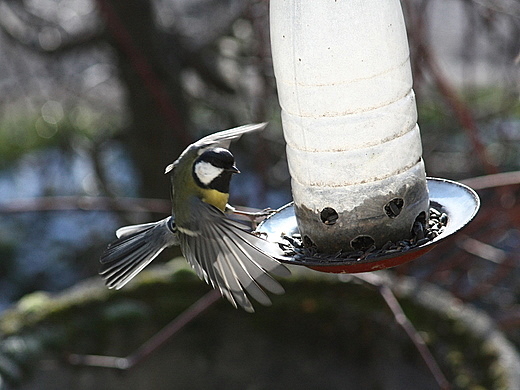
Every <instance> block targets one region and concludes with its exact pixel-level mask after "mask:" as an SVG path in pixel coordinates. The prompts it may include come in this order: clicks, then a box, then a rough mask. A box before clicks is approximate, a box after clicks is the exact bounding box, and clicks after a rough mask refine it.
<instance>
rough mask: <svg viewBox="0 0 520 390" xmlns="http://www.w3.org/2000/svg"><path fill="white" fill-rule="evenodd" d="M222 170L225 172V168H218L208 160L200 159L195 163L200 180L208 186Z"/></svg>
mask: <svg viewBox="0 0 520 390" xmlns="http://www.w3.org/2000/svg"><path fill="white" fill-rule="evenodd" d="M222 172H224V169H222V168H217V167H216V166H214V165H212V164H211V163H209V162H206V161H199V162H198V163H197V164H195V174H196V175H197V177H198V178H199V180H200V182H201V183H202V184H204V185H206V186H207V185H209V183H211V182H212V181H213V180H214V179H216V178H217V177H218V176H219V175H220V174H221V173H222Z"/></svg>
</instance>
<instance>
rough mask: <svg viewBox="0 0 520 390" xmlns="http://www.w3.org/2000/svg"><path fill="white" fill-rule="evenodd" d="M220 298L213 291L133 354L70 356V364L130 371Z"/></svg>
mask: <svg viewBox="0 0 520 390" xmlns="http://www.w3.org/2000/svg"><path fill="white" fill-rule="evenodd" d="M219 298H220V293H219V291H218V290H211V291H210V292H208V293H207V294H205V295H204V296H202V298H200V299H199V300H198V301H196V302H195V303H194V304H193V305H191V306H190V307H188V308H187V309H186V310H185V311H184V312H183V313H182V314H180V315H179V316H178V317H177V318H175V319H174V320H173V321H171V322H170V323H169V324H168V325H166V326H165V327H164V328H163V329H161V330H160V331H159V332H158V333H156V334H155V335H154V336H153V337H152V338H151V339H149V340H148V341H146V342H145V343H144V344H143V345H141V346H140V347H139V348H137V349H136V350H135V351H134V352H133V353H132V354H130V355H128V356H126V357H117V356H101V355H78V354H70V355H69V356H68V361H69V363H70V364H73V365H76V366H90V367H106V368H116V369H119V370H129V369H131V368H133V367H135V366H136V365H137V364H139V363H142V362H143V361H144V360H145V359H146V358H148V357H149V356H150V355H151V354H152V353H153V352H155V351H156V350H157V349H159V348H160V347H162V346H163V345H164V344H165V343H166V341H168V340H169V339H170V338H171V337H173V336H174V335H175V334H176V333H177V332H179V331H180V330H181V329H183V328H184V327H185V326H186V325H188V324H189V323H190V322H192V321H193V320H194V319H195V318H197V317H198V316H200V315H201V314H202V313H204V312H205V311H206V310H207V309H208V308H209V307H210V306H211V305H213V304H214V303H215V302H217V301H218V300H219Z"/></svg>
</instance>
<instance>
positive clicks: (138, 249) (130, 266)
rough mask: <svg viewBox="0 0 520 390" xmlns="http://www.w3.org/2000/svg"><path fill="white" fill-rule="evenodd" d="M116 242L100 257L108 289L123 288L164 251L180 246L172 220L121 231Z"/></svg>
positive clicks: (127, 227)
mask: <svg viewBox="0 0 520 390" xmlns="http://www.w3.org/2000/svg"><path fill="white" fill-rule="evenodd" d="M116 235H117V237H118V238H117V240H115V241H114V242H112V243H111V244H109V245H108V247H107V249H106V250H105V252H104V253H103V255H102V256H101V259H100V262H101V270H100V272H99V274H100V275H101V276H103V278H104V279H105V282H106V285H107V287H108V288H115V289H120V288H121V287H123V286H124V285H125V284H127V283H128V282H129V281H130V280H132V278H133V277H134V276H136V275H137V274H138V273H139V272H141V271H142V270H143V268H144V267H146V266H147V265H148V264H150V262H151V261H152V260H153V259H155V258H156V257H157V256H158V255H159V254H160V253H161V252H162V251H163V250H164V249H165V248H167V247H169V246H172V245H178V238H177V232H176V229H175V224H174V223H173V219H172V218H171V217H168V218H165V219H163V220H161V221H158V222H153V223H146V224H142V225H132V226H125V227H123V228H120V229H119V230H118V231H117V233H116Z"/></svg>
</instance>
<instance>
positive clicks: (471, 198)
mask: <svg viewBox="0 0 520 390" xmlns="http://www.w3.org/2000/svg"><path fill="white" fill-rule="evenodd" d="M427 185H428V191H429V198H430V208H434V209H435V210H437V211H439V212H441V213H445V214H446V215H447V216H448V221H447V223H446V226H445V227H444V229H443V231H442V232H440V234H439V235H438V236H437V237H435V238H433V239H432V240H430V241H428V242H426V243H423V244H422V245H417V246H414V247H411V248H410V249H408V250H402V251H399V252H394V253H382V254H380V255H375V256H371V257H369V258H363V257H360V258H358V259H352V258H349V259H345V258H336V259H334V258H331V259H330V260H329V259H324V258H321V257H310V256H294V257H285V258H282V259H281V261H282V262H284V263H286V264H293V265H303V266H306V267H309V268H311V269H314V270H316V271H321V272H329V273H358V272H370V271H377V270H381V269H386V268H391V267H395V266H397V265H401V264H404V263H407V262H409V261H411V260H414V259H416V258H418V257H419V256H421V255H423V254H425V253H426V252H428V251H430V250H431V249H433V248H434V247H435V246H436V245H437V244H438V243H439V242H440V241H442V240H444V239H446V238H448V237H450V236H452V235H453V234H455V233H457V232H458V231H460V230H461V229H462V228H464V227H465V226H466V225H467V224H468V223H469V222H470V221H471V220H472V219H473V218H474V217H475V215H476V214H477V211H478V209H479V207H480V200H479V197H478V195H477V194H476V193H475V191H473V190H472V189H471V188H469V187H467V186H465V185H463V184H460V183H457V182H454V181H451V180H446V179H438V178H427ZM256 231H257V232H260V233H262V235H264V236H265V237H266V238H267V240H268V241H271V242H281V241H283V236H289V237H290V236H292V235H293V234H298V233H299V230H298V224H297V221H296V216H295V214H294V208H293V204H292V202H291V203H289V204H287V205H285V206H283V207H281V208H280V209H278V210H277V212H276V213H274V214H272V215H271V216H269V217H268V218H266V219H265V220H264V221H262V222H261V223H260V224H259V225H258V228H257V229H256Z"/></svg>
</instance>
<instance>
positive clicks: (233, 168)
mask: <svg viewBox="0 0 520 390" xmlns="http://www.w3.org/2000/svg"><path fill="white" fill-rule="evenodd" d="M226 171H228V172H231V173H240V171H239V170H238V168H237V167H235V166H234V165H233V166H232V167H231V168H228V169H226Z"/></svg>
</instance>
